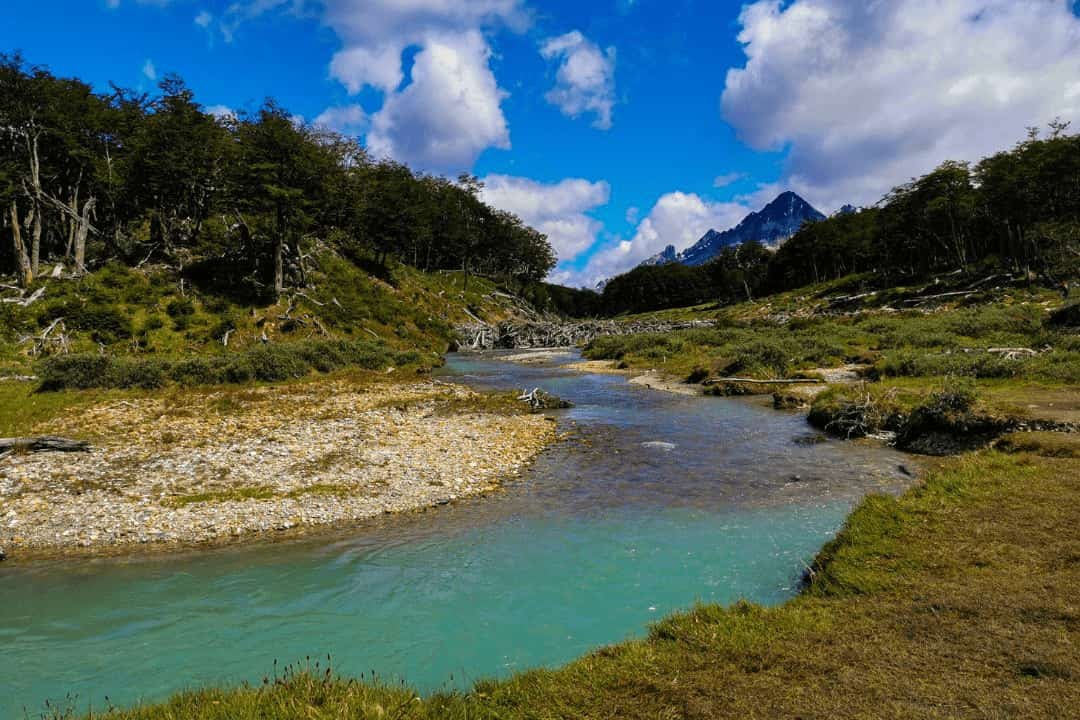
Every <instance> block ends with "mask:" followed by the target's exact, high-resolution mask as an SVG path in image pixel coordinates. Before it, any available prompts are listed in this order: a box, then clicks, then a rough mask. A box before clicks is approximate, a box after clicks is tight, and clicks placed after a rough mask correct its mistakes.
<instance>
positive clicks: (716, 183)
mask: <svg viewBox="0 0 1080 720" xmlns="http://www.w3.org/2000/svg"><path fill="white" fill-rule="evenodd" d="M744 177H746V173H741V172H730V173H725V174H723V175H717V176H716V177H715V178H714V179H713V183H712V184H713V187H715V188H725V187H727V186H728V185H731V184H733V183H737V182H738V181H740V180H742V179H743V178H744Z"/></svg>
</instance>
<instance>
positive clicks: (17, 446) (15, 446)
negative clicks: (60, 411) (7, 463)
mask: <svg viewBox="0 0 1080 720" xmlns="http://www.w3.org/2000/svg"><path fill="white" fill-rule="evenodd" d="M89 449H90V443H88V442H86V441H85V440H72V439H71V438H64V437H57V436H56V435H40V436H38V437H15V438H0V453H7V452H12V451H15V450H21V451H23V452H86V451H88V450H89Z"/></svg>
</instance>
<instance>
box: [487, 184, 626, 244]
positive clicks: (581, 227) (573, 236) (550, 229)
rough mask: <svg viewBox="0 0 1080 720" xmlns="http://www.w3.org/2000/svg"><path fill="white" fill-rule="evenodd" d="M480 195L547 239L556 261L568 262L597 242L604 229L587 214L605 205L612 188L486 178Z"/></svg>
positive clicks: (603, 185) (602, 185) (595, 185)
mask: <svg viewBox="0 0 1080 720" xmlns="http://www.w3.org/2000/svg"><path fill="white" fill-rule="evenodd" d="M482 195H483V199H484V202H486V203H488V204H489V205H491V206H492V207H495V208H498V209H500V210H506V211H508V212H512V213H514V214H515V215H517V216H518V217H520V218H521V219H522V220H524V221H525V223H526V224H527V225H531V226H532V227H534V228H536V229H537V230H539V231H540V232H542V233H544V234H545V235H547V236H548V239H549V240H550V241H551V245H552V247H553V248H554V249H555V253H556V255H557V256H558V258H559V260H560V261H570V260H573V259H574V258H576V257H578V256H579V255H580V254H581V253H582V252H584V251H585V250H587V249H588V248H589V247H591V246H592V245H593V243H594V242H595V241H596V237H597V233H599V232H600V230H601V229H602V228H603V225H602V224H601V223H600V222H599V221H598V220H596V219H595V218H592V217H589V215H587V213H588V212H589V211H590V210H593V209H595V208H598V207H601V206H603V205H606V204H607V202H608V198H609V197H610V195H611V188H610V186H609V185H608V184H607V183H606V182H604V181H603V180H601V181H598V182H590V181H589V180H582V179H580V178H568V179H566V180H562V181H560V182H557V183H541V182H537V181H536V180H531V179H529V178H523V177H512V176H509V175H488V176H487V177H485V178H484V189H483V191H482Z"/></svg>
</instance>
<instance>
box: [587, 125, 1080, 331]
mask: <svg viewBox="0 0 1080 720" xmlns="http://www.w3.org/2000/svg"><path fill="white" fill-rule="evenodd" d="M1067 130H1068V125H1067V124H1066V123H1061V122H1053V123H1051V124H1050V126H1049V131H1048V133H1047V135H1046V137H1043V138H1040V136H1039V133H1038V132H1037V131H1036V130H1034V129H1032V130H1031V131H1030V132H1029V136H1028V138H1027V139H1026V140H1024V141H1023V142H1020V143H1018V144H1017V145H1016V147H1014V148H1013V149H1011V150H1007V151H1004V152H1000V153H997V154H996V155H992V156H991V157H988V158H985V159H984V160H982V161H981V162H979V163H977V164H976V165H974V166H970V165H969V164H968V163H962V162H953V161H949V162H945V163H943V164H942V165H941V166H940V167H938V168H937V169H936V170H934V171H933V172H930V173H928V174H927V175H924V176H922V177H920V178H917V179H915V180H912V181H911V182H909V183H907V184H905V185H901V186H900V187H897V188H895V189H894V190H893V191H892V192H890V193H889V194H888V195H886V196H885V197H884V198H882V200H881V201H880V202H879V203H878V204H877V205H876V206H874V207H871V208H866V209H862V210H859V211H856V212H852V213H845V214H840V215H835V216H833V217H831V218H828V219H826V220H821V221H819V222H812V223H807V224H806V225H804V226H803V227H802V228H801V229H800V230H799V231H798V232H797V233H796V234H795V236H794V237H792V238H791V239H790V240H788V241H787V242H786V243H784V244H783V245H782V246H781V247H780V249H779V250H778V251H777V252H775V253H772V252H769V251H768V250H766V249H765V248H763V247H762V246H760V245H758V244H756V243H744V244H743V245H741V246H737V247H729V248H725V249H724V250H723V252H722V253H721V254H720V256H719V257H718V258H716V259H715V260H713V261H712V262H710V263H708V264H705V265H702V266H699V267H687V266H684V265H679V264H668V265H660V266H649V267H639V268H636V269H634V270H632V271H630V272H628V273H626V274H625V275H620V276H619V277H616V278H614V279H612V280H611V281H610V282H609V283H608V284H607V285H606V287H605V288H604V291H603V294H602V295H597V296H596V299H595V302H596V308H597V309H596V313H597V314H608V315H616V314H619V313H624V312H644V311H648V310H657V309H662V308H669V307H680V306H686V305H693V304H696V303H702V302H711V301H718V302H721V303H727V302H735V301H739V300H746V299H748V298H755V297H758V296H761V295H767V294H770V293H774V292H780V291H784V290H790V289H792V288H796V287H801V286H803V285H808V284H811V283H817V282H823V281H826V280H833V279H837V278H840V277H843V276H845V275H851V274H856V273H874V281H875V282H876V283H878V284H880V285H881V286H887V285H892V284H898V283H902V282H905V281H911V280H916V281H917V280H919V279H923V278H926V277H928V276H930V275H932V274H934V273H939V272H942V271H950V270H964V271H976V270H985V271H987V272H992V271H994V270H1003V271H1012V272H1028V273H1034V274H1035V276H1036V277H1038V278H1039V279H1040V280H1041V281H1043V282H1046V283H1049V284H1057V283H1059V282H1063V281H1065V280H1067V279H1069V278H1075V277H1076V276H1077V274H1078V271H1080V135H1075V134H1069V133H1068V132H1067ZM578 304H579V305H584V304H585V303H583V302H581V301H579V302H578Z"/></svg>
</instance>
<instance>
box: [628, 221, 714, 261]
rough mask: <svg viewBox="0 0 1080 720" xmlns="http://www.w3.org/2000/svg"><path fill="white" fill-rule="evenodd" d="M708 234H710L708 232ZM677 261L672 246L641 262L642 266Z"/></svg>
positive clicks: (677, 255)
mask: <svg viewBox="0 0 1080 720" xmlns="http://www.w3.org/2000/svg"><path fill="white" fill-rule="evenodd" d="M709 232H712V230H710V231H709ZM678 259H679V254H678V253H677V252H676V251H675V246H674V245H668V246H667V247H666V248H664V249H663V251H662V252H658V253H656V254H655V255H653V256H652V257H651V258H647V259H645V260H642V261H641V264H642V265H667V264H668V263H673V262H676V261H677V260H678Z"/></svg>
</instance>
